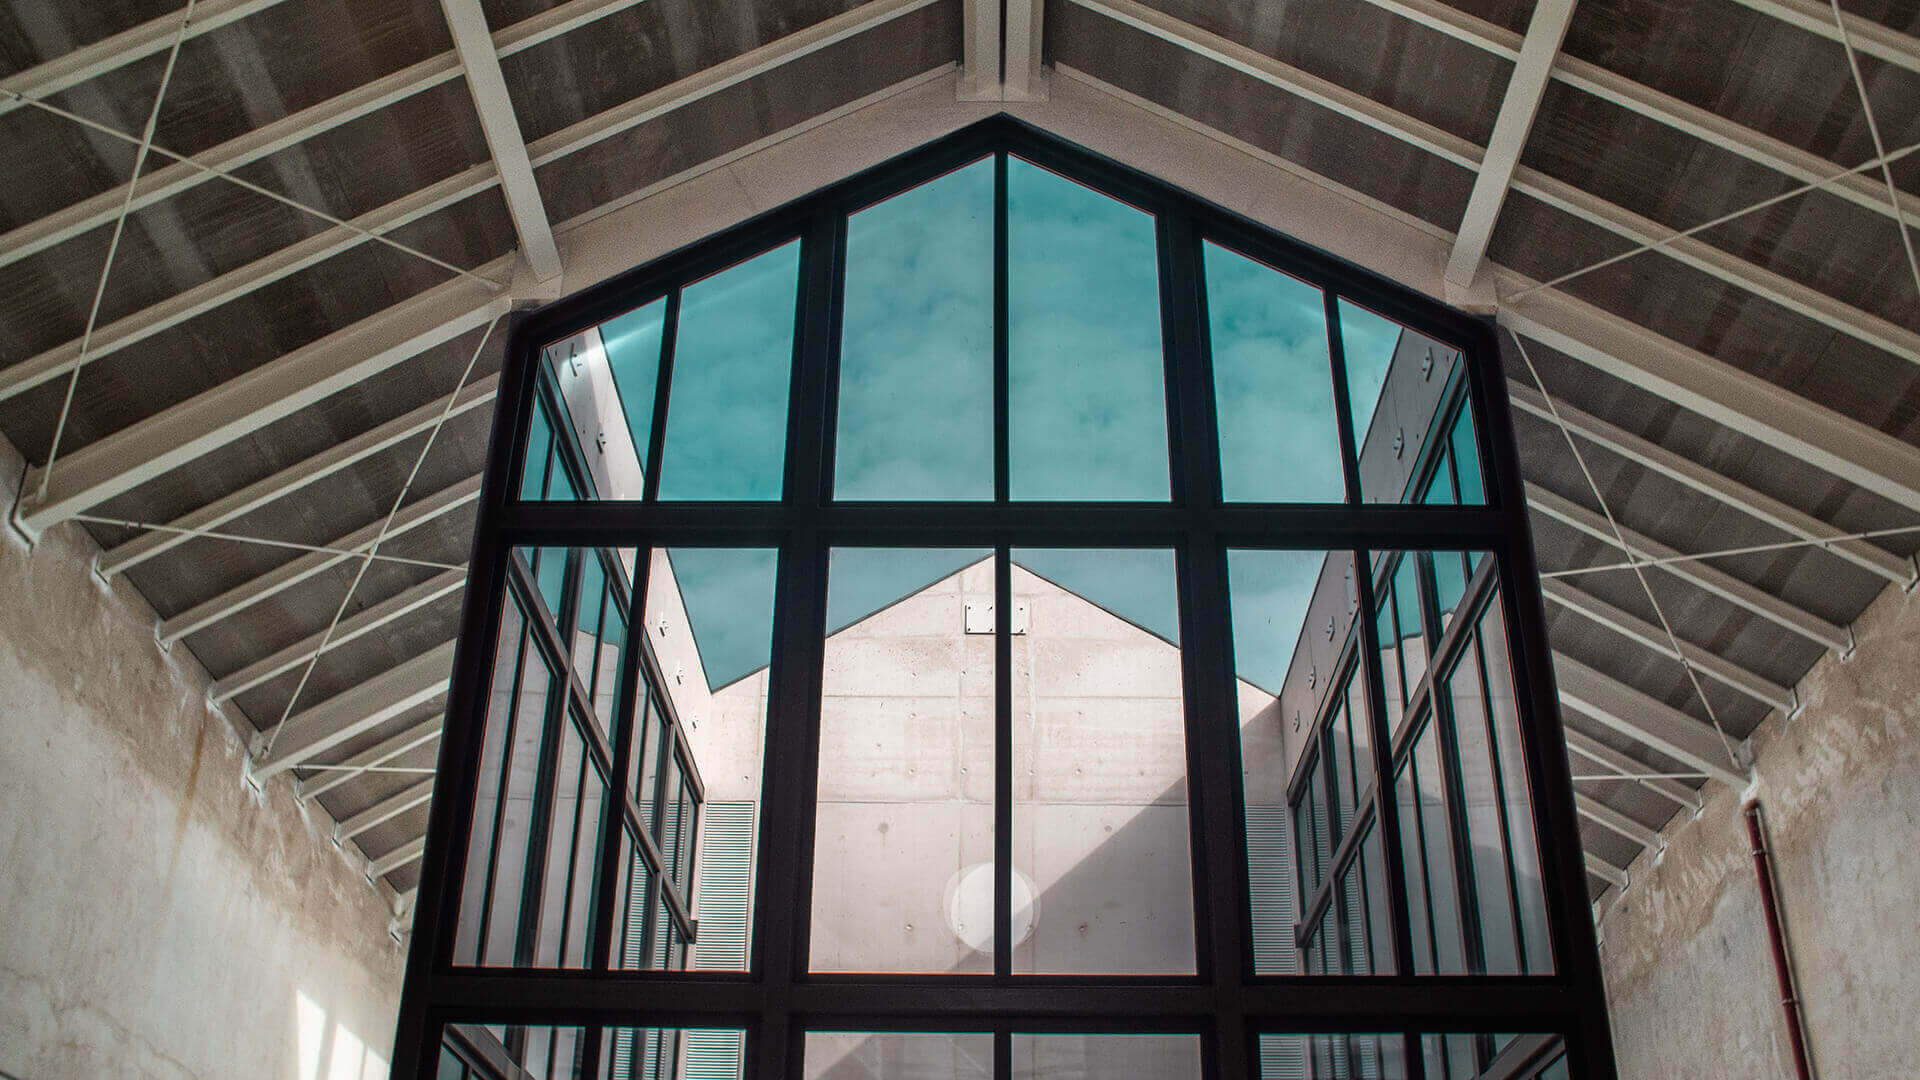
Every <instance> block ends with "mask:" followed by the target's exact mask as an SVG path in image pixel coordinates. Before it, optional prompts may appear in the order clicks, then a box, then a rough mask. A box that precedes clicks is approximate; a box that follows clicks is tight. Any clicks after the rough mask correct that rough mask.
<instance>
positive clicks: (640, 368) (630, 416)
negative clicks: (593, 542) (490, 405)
mask: <svg viewBox="0 0 1920 1080" xmlns="http://www.w3.org/2000/svg"><path fill="white" fill-rule="evenodd" d="M666 307H667V303H666V301H665V300H664V299H662V300H655V301H654V302H653V303H651V304H647V305H645V306H644V307H640V308H637V309H635V310H633V311H630V312H628V313H627V314H625V315H622V316H620V317H618V318H616V319H613V320H611V321H608V322H605V323H602V324H601V325H599V326H595V327H589V328H588V329H586V330H583V331H581V332H580V333H578V334H575V335H574V336H572V337H570V338H567V339H565V340H562V341H558V342H555V343H554V344H552V345H549V346H548V347H547V348H546V350H545V351H544V352H543V354H542V363H541V365H540V379H541V384H542V386H543V388H545V389H546V391H547V392H548V393H550V394H552V395H553V397H554V399H555V400H556V401H558V402H559V403H560V405H561V408H560V410H559V413H560V414H561V415H564V416H565V417H566V418H567V422H566V423H565V424H558V425H555V431H556V432H558V433H560V434H561V435H562V436H563V437H564V438H566V439H567V441H568V443H569V444H570V446H571V448H572V450H573V453H574V456H575V457H576V459H577V460H578V461H579V462H580V464H581V465H583V466H584V467H585V469H586V475H587V476H588V477H589V479H590V481H591V485H592V489H593V492H594V494H595V495H596V496H597V497H598V498H602V499H638V498H640V497H641V493H642V491H641V489H642V486H643V484H644V482H645V479H646V475H645V473H646V469H645V466H646V459H647V447H648V435H649V433H650V432H651V431H652V430H653V399H654V392H655V386H656V384H657V383H658V381H659V375H660V344H661V340H662V337H663V331H664V329H665V325H666Z"/></svg>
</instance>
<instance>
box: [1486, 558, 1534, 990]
mask: <svg viewBox="0 0 1920 1080" xmlns="http://www.w3.org/2000/svg"><path fill="white" fill-rule="evenodd" d="M1475 637H1476V639H1477V640H1478V642H1479V645H1480V659H1481V664H1482V665H1483V670H1485V672H1486V676H1487V705H1488V707H1489V709H1490V710H1491V711H1492V714H1493V715H1492V726H1493V736H1494V745H1495V750H1496V754H1497V756H1498V758H1499V765H1500V792H1501V795H1500V800H1501V812H1502V818H1503V821H1504V823H1505V826H1506V835H1507V843H1508V845H1509V846H1510V848H1511V851H1512V855H1511V859H1512V865H1513V877H1514V888H1515V903H1516V906H1517V907H1518V909H1519V916H1520V931H1521V944H1522V947H1523V952H1524V955H1525V967H1524V970H1525V971H1527V972H1529V973H1544V972H1550V971H1552V970H1553V967H1554V962H1553V950H1552V946H1551V944H1550V942H1549V938H1548V934H1547V898H1546V893H1545V891H1544V886H1543V885H1542V883H1541V880H1540V872H1541V871H1540V848H1539V844H1538V843H1537V842H1536V840H1535V836H1534V831H1533V797H1532V794H1531V790H1530V788H1529V786H1528V783H1527V767H1526V756H1525V754H1526V751H1525V747H1524V746H1523V740H1522V735H1521V731H1520V707H1519V702H1518V701H1517V699H1516V698H1515V695H1514V689H1513V665H1512V661H1511V660H1510V659H1509V658H1508V651H1507V632H1506V622H1505V614H1504V610H1503V608H1502V604H1501V596H1500V594H1499V593H1498V592H1496V593H1494V594H1493V598H1492V599H1491V600H1490V601H1489V602H1488V604H1487V607H1486V610H1485V612H1484V613H1483V614H1482V615H1481V616H1480V623H1479V626H1478V627H1477V632H1476V635H1475Z"/></svg>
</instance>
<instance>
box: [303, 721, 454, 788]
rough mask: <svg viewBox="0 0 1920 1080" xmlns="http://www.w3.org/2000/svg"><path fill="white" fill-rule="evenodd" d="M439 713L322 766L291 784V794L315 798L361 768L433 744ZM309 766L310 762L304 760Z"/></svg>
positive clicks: (366, 767)
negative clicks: (343, 759)
mask: <svg viewBox="0 0 1920 1080" xmlns="http://www.w3.org/2000/svg"><path fill="white" fill-rule="evenodd" d="M444 719H445V718H444V717H441V716H431V717H428V718H427V719H425V720H422V721H420V722H419V723H418V724H415V725H414V726H412V727H410V728H408V729H406V730H405V731H402V732H400V733H398V734H396V735H393V736H390V737H388V738H386V739H383V740H381V741H380V742H379V743H378V744H376V745H374V746H370V747H368V748H367V749H365V750H362V751H360V752H359V753H357V754H355V755H353V756H352V757H349V758H347V759H346V760H345V761H343V762H340V763H339V764H338V765H336V766H333V767H330V768H327V769H321V770H318V771H316V772H314V773H313V775H311V776H308V777H307V778H305V779H303V780H299V781H296V782H295V783H294V785H293V791H294V794H295V795H296V796H297V797H298V798H300V799H317V798H319V797H320V796H322V795H325V794H326V793H327V792H329V791H332V790H333V789H334V788H337V787H339V786H340V785H341V784H345V783H347V782H349V781H351V780H352V779H353V778H354V777H356V776H360V775H363V772H362V770H367V769H377V768H380V767H382V766H384V765H387V764H388V763H389V762H392V761H396V760H398V759H400V758H402V757H405V756H406V755H407V754H410V753H412V752H414V751H416V750H420V749H422V748H425V747H430V746H434V745H436V744H437V743H439V741H440V725H441V722H442V721H443V720H444ZM302 764H303V766H304V765H311V764H313V763H312V762H303V763H302Z"/></svg>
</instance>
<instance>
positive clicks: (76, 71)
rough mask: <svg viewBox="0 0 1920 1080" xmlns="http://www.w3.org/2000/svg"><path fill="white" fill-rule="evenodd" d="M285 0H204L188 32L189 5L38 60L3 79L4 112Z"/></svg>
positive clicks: (0, 86)
mask: <svg viewBox="0 0 1920 1080" xmlns="http://www.w3.org/2000/svg"><path fill="white" fill-rule="evenodd" d="M282 2H283V0H200V2H199V3H197V4H195V5H194V8H193V21H192V22H191V23H189V24H188V25H187V29H186V33H185V34H184V35H181V32H180V19H181V18H182V16H183V15H185V9H184V8H182V9H181V10H179V11H170V12H168V13H167V14H165V15H162V16H159V17H158V18H154V19H149V20H147V21H146V22H143V23H141V24H140V25H138V26H134V27H130V28H128V29H126V30H122V31H120V32H119V33H117V34H114V35H113V36H111V37H105V38H101V39H100V40H99V41H96V42H94V43H93V44H91V45H83V46H81V47H80V48H78V49H75V50H73V51H72V52H69V53H67V54H66V55H64V56H58V57H55V58H53V59H52V60H48V61H47V62H46V63H44V64H35V65H34V66H33V67H30V68H28V69H27V70H25V71H19V72H15V73H14V74H12V75H9V76H7V77H6V78H4V79H0V116H4V115H6V114H7V113H10V112H12V111H13V110H15V109H18V108H21V107H23V106H24V105H25V104H26V103H25V102H23V101H19V100H17V99H16V98H15V97H14V95H15V94H18V95H20V96H21V97H26V98H44V97H50V96H52V95H54V94H58V93H60V92H61V91H62V90H71V89H73V88H74V87H76V86H79V85H80V84H81V83H84V82H86V81H88V80H90V79H96V78H98V77H100V76H102V75H105V74H106V73H107V72H109V71H117V70H118V69H120V68H123V67H125V66H127V65H128V64H131V63H134V62H135V61H138V60H143V59H145V58H147V57H149V56H152V55H154V54H155V53H162V52H166V51H167V50H168V49H170V48H172V47H173V40H174V37H175V36H176V35H180V36H182V37H183V38H184V40H187V41H192V40H193V39H194V38H197V37H199V36H200V35H202V34H209V33H212V32H213V31H215V30H218V29H220V28H221V27H223V26H230V25H232V24H233V23H236V22H239V21H240V20H241V19H244V18H246V17H247V16H249V15H253V14H256V13H258V12H262V11H265V10H267V9H268V8H270V7H274V6H276V5H278V4H280V3H282Z"/></svg>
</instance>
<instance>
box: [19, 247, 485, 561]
mask: <svg viewBox="0 0 1920 1080" xmlns="http://www.w3.org/2000/svg"><path fill="white" fill-rule="evenodd" d="M508 264H509V260H506V259H499V260H495V261H494V262H493V263H489V264H487V265H486V266H484V267H482V268H481V270H482V271H488V270H499V269H504V268H506V267H507V265H508ZM509 304H510V298H509V297H508V296H507V295H506V293H505V292H504V291H503V290H496V289H493V288H490V287H488V285H487V284H485V283H483V282H481V281H479V280H476V279H475V278H473V277H461V278H455V279H453V280H452V281H449V282H446V283H444V284H441V285H438V286H435V287H433V288H431V289H428V290H426V291H425V292H422V293H419V294H417V295H415V296H413V297H410V298H408V299H406V300H402V301H400V302H399V303H397V304H394V305H393V306H391V307H388V308H385V309H382V310H381V311H380V312H379V313H377V314H374V315H370V316H368V317H367V318H365V319H362V320H360V321H359V322H357V323H354V324H352V325H351V326H347V327H344V328H342V329H340V330H336V331H334V332H333V333H331V334H328V335H327V336H326V337H323V338H321V339H319V340H318V341H314V342H310V343H308V344H306V345H303V346H301V347H300V348H297V349H295V350H293V351H292V352H289V353H287V354H285V355H284V356H281V357H279V358H278V359H275V360H270V361H268V362H267V363H265V364H262V365H261V366H259V367H257V368H254V369H253V370H251V371H248V372H246V373H245V374H243V375H238V376H235V377H234V378H232V379H228V380H227V381H226V382H223V383H221V384H220V385H218V386H215V387H213V388H211V389H209V390H207V391H205V392H203V393H201V394H200V395H198V396H197V397H193V398H189V399H188V400H186V401H183V402H180V403H179V404H177V405H174V406H173V407H171V408H168V409H165V410H162V411H161V412H159V413H157V414H155V415H153V416H150V417H147V418H146V419H144V420H141V421H138V422H136V423H134V424H132V425H131V426H129V427H125V428H122V429H120V430H119V431H116V432H114V433H112V434H110V435H107V436H104V437H102V438H100V439H96V440H94V441H93V442H91V443H88V444H87V445H86V446H83V447H81V448H80V449H79V450H76V451H74V452H73V453H70V454H67V455H65V456H63V457H62V458H61V459H60V461H59V467H58V468H57V469H55V470H54V473H53V475H52V477H51V478H50V482H49V484H48V486H47V492H46V496H45V498H44V499H42V498H34V499H22V500H21V501H20V503H19V505H17V506H16V508H15V510H14V515H15V521H16V522H17V523H18V524H19V525H20V527H21V529H22V531H24V532H25V533H27V535H29V536H37V535H38V534H40V533H41V532H44V531H45V530H46V529H48V528H49V527H51V526H53V525H57V524H59V523H60V522H62V521H66V520H68V519H69V518H71V517H73V515H75V514H80V513H85V512H86V511H88V510H90V509H92V508H93V507H95V506H98V505H100V504H101V503H103V502H106V501H107V500H108V499H111V498H113V497H114V496H116V495H120V494H123V493H125V492H127V491H131V490H132V489H134V488H136V487H139V486H140V485H141V484H144V483H146V482H147V481H149V480H152V479H153V478H155V477H157V476H160V475H161V474H163V473H166V472H167V471H169V470H171V469H174V468H178V467H179V466H181V465H183V464H185V463H187V462H189V461H192V460H194V459H195V458H197V457H199V456H201V455H202V454H205V453H207V452H208V451H210V450H213V449H215V448H217V447H220V446H225V445H226V444H228V443H230V442H233V441H234V440H235V439H238V438H240V437H242V436H244V435H247V434H249V433H251V432H254V431H258V430H259V429H260V428H261V427H264V426H265V425H267V424H270V423H272V422H273V421H275V420H278V419H280V418H282V417H284V416H288V415H291V414H293V413H295V412H298V411H300V410H301V409H303V408H305V407H307V406H309V405H312V404H313V403H315V402H317V401H320V400H322V399H324V398H326V397H329V396H331V395H332V394H335V393H337V392H339V391H340V390H343V389H345V388H346V387H348V386H351V385H353V384H354V383H357V382H359V381H360V380H362V379H365V378H367V377H368V376H370V375H373V374H376V373H378V372H381V371H385V370H387V369H388V368H391V367H394V366H396V365H398V364H400V363H402V362H403V361H406V360H408V359H411V358H412V357H415V356H418V355H420V354H421V353H424V352H426V351H427V350H428V349H431V348H433V347H435V346H437V345H442V344H445V343H446V342H448V341H451V340H453V339H454V338H456V337H459V336H460V335H461V334H464V333H466V332H468V331H470V330H475V329H478V328H479V327H482V326H484V325H486V324H487V323H488V322H489V321H491V320H492V319H493V318H495V317H497V316H499V315H503V314H505V313H506V311H507V309H508V307H509ZM42 472H43V470H42V469H40V468H33V469H29V470H28V473H27V478H26V480H25V482H24V483H23V484H22V485H21V490H22V491H26V490H29V489H33V488H36V487H37V485H38V484H39V482H40V476H41V473H42Z"/></svg>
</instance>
